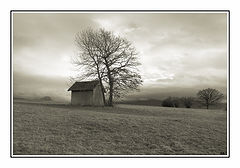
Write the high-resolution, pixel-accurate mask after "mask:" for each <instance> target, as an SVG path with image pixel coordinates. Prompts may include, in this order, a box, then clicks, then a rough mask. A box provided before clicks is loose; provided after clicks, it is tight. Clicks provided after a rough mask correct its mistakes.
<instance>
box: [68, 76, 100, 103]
mask: <svg viewBox="0 0 240 168" xmlns="http://www.w3.org/2000/svg"><path fill="white" fill-rule="evenodd" d="M68 91H71V104H72V105H88V106H89V105H90V106H91V105H93V106H103V105H104V102H103V95H102V91H101V86H100V83H99V81H84V82H75V83H74V84H73V85H72V86H71V87H70V88H69V89H68Z"/></svg>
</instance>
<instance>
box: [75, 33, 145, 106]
mask: <svg viewBox="0 0 240 168" xmlns="http://www.w3.org/2000/svg"><path fill="white" fill-rule="evenodd" d="M75 41H76V44H77V46H78V47H79V49H80V54H79V56H78V59H76V60H75V64H76V65H77V66H79V67H80V68H84V69H85V70H87V72H88V73H86V75H84V76H85V77H87V78H89V77H90V76H91V77H97V78H98V79H99V81H100V84H101V86H102V91H104V84H103V82H105V83H106V84H107V85H106V86H105V90H106V91H107V93H108V104H109V105H110V106H111V105H112V104H113V98H119V97H121V96H122V95H123V93H126V92H128V91H130V90H136V89H137V88H138V86H139V85H141V83H142V80H141V76H140V75H139V72H138V68H137V66H138V65H140V63H139V62H138V57H137V52H136V49H135V48H134V47H133V46H132V44H131V43H130V42H129V41H128V40H126V39H124V38H121V37H119V36H115V35H114V34H113V32H110V31H106V30H104V29H99V30H92V29H88V30H84V31H82V32H80V33H78V34H77V35H76V40H75Z"/></svg>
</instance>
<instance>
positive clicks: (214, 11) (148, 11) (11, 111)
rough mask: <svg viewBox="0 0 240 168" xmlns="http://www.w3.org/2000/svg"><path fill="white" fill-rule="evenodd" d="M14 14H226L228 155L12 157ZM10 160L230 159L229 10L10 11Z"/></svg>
mask: <svg viewBox="0 0 240 168" xmlns="http://www.w3.org/2000/svg"><path fill="white" fill-rule="evenodd" d="M14 12H20V13H21V12H29V13H37V12H49V13H56V12H62V13H67V12H73V13H74V12H78V13H84V12H91V13H99V12H106V13H110V12H119V13H121V12H122V13H125V12H129V13H134V12H142V13H150V12H155V13H161V12H162V13H164V12H176V13H178V12H179V13H180V12H186V13H190V12H196V13H197V12H203V13H207V12H209V13H217V12H226V13H227V14H228V22H227V26H228V32H227V35H228V38H227V40H228V41H227V42H228V52H227V53H228V81H227V84H228V88H227V96H228V97H227V98H228V100H227V103H228V104H227V107H228V116H227V117H228V130H227V131H228V137H227V138H228V154H227V155H223V156H221V155H217V156H216V155H203V156H201V155H196V156H194V155H189V156H186V155H174V156H173V155H156V156H153V155H150V156H148V155H119V156H118V155H114V156H110V155H107V156H106V155H93V156H91V155H86V156H84V155H33V156H30V155H27V156H26V155H13V135H12V133H13V122H12V120H13V100H12V98H13V97H12V93H13V88H12V82H13V79H12V77H13V74H12V67H13V65H12V42H13V41H12V38H13V35H12V33H13V32H12V26H13V25H12V20H13V19H12V17H13V13H14ZM10 158H230V10H224V9H223V10H10Z"/></svg>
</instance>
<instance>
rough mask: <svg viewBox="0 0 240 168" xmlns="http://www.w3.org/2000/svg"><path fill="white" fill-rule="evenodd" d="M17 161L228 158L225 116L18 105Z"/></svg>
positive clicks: (182, 111)
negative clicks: (74, 157) (84, 157)
mask: <svg viewBox="0 0 240 168" xmlns="http://www.w3.org/2000/svg"><path fill="white" fill-rule="evenodd" d="M13 117H14V118H13V153H14V155H32V154H34V155H41V154H50V155H52V154H68V155H71V154H75V155H93V154H94V155H133V154H134V155H143V154H144V155H150V154H151V155H203V154H204V155H219V154H227V153H226V152H227V126H226V111H221V110H203V109H200V110H196V109H184V108H178V109H174V108H164V107H150V106H137V105H117V106H116V107H79V106H69V105H57V104H55V105H54V104H52V105H51V104H45V105H44V104H37V103H36V104H33V103H32V104H28V103H16V102H15V103H14V106H13Z"/></svg>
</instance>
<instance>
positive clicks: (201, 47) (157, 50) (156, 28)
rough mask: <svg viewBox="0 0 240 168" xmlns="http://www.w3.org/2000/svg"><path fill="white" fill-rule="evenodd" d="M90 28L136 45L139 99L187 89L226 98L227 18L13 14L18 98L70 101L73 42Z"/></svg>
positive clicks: (220, 15)
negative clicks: (204, 90) (35, 93)
mask: <svg viewBox="0 0 240 168" xmlns="http://www.w3.org/2000/svg"><path fill="white" fill-rule="evenodd" d="M88 27H92V28H105V29H107V30H111V31H113V32H114V33H115V34H116V35H120V36H122V37H125V38H127V39H128V40H130V41H132V42H133V44H134V46H135V47H136V49H137V51H138V52H139V57H140V61H141V63H142V65H141V67H140V71H141V75H142V77H143V80H144V83H143V86H142V88H141V92H140V93H137V94H135V95H139V96H140V95H141V96H142V95H143V94H142V93H144V95H147V93H149V94H150V93H151V92H153V90H154V93H155V94H156V93H157V94H159V95H161V93H163V91H164V93H165V92H169V93H170V92H172V91H173V90H175V91H176V92H179V93H180V91H181V90H182V89H187V90H188V91H189V93H191V94H195V92H196V90H199V89H202V88H204V87H214V88H218V89H220V90H221V91H222V92H224V93H226V87H227V15H226V13H205V14H204V13H131V14H130V13H121V14H118V13H105V14H104V13H92V14H87V13H85V14H84V13H75V14H74V13H14V15H13V73H14V93H15V95H16V96H17V95H19V96H20V95H21V94H23V93H25V94H24V95H26V94H29V95H31V94H33V93H32V92H29V90H28V88H32V90H34V89H36V90H39V91H41V96H42V95H56V94H57V95H59V96H61V97H63V98H65V99H69V94H68V93H67V91H66V90H67V89H68V85H67V84H66V83H67V80H68V77H69V76H71V75H74V74H75V73H76V72H74V68H73V66H72V65H71V57H72V56H74V54H76V47H75V46H74V36H75V34H76V33H77V32H79V31H81V30H82V29H86V28H88ZM22 79H25V80H22ZM26 81H31V82H26ZM53 83H54V84H53ZM46 88H48V89H46ZM173 88H174V89H173ZM150 90H151V91H150ZM166 94H167V93H166ZM183 95H184V93H183ZM149 97H151V96H149Z"/></svg>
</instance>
